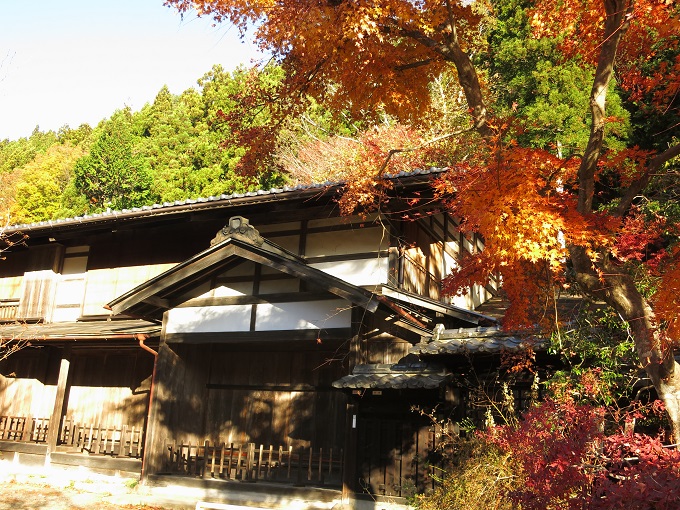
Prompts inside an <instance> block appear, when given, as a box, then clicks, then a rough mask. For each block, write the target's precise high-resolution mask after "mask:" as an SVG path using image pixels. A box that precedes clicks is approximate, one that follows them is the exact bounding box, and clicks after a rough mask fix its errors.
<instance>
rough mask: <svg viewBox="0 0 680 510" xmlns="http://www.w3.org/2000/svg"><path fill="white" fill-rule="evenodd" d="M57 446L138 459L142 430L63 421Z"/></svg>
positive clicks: (121, 426) (142, 436)
mask: <svg viewBox="0 0 680 510" xmlns="http://www.w3.org/2000/svg"><path fill="white" fill-rule="evenodd" d="M59 444H60V445H62V446H67V447H71V448H73V449H74V450H76V451H79V452H87V453H91V454H101V455H111V456H114V457H134V458H140V457H141V456H142V448H143V446H144V430H143V429H142V427H134V426H132V427H130V426H128V425H120V426H102V425H96V426H95V425H94V424H91V423H90V424H86V423H77V422H75V421H74V420H72V419H64V421H63V422H62V426H61V433H60V434H59Z"/></svg>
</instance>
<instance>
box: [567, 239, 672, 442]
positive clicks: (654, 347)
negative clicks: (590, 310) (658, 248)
mask: <svg viewBox="0 0 680 510" xmlns="http://www.w3.org/2000/svg"><path fill="white" fill-rule="evenodd" d="M569 253H570V257H571V261H572V264H573V266H574V270H575V271H576V280H577V282H578V283H579V285H580V286H581V288H582V289H583V290H584V291H585V292H586V293H588V294H589V295H590V296H592V297H593V298H595V299H597V300H601V301H604V302H605V303H607V304H608V305H609V306H611V307H612V308H613V309H614V310H615V311H616V312H617V313H618V314H619V316H620V317H621V318H622V319H623V320H625V321H626V322H627V323H628V325H629V327H630V334H631V336H632V337H633V341H634V343H635V350H636V351H637V354H638V357H639V358H640V362H641V363H642V366H643V367H644V369H645V371H646V372H647V375H648V376H649V378H650V380H651V382H652V384H653V385H654V388H655V389H656V392H657V395H658V396H659V398H660V399H661V400H662V401H663V403H664V405H665V406H666V411H667V413H668V417H669V418H670V421H671V425H672V428H673V436H674V440H675V441H678V440H679V439H680V365H678V363H677V362H676V361H675V358H674V357H673V348H672V346H671V345H669V344H664V342H663V339H662V338H661V334H660V332H659V328H658V324H657V322H656V318H655V316H654V311H653V310H652V308H651V306H650V305H649V303H648V302H647V300H646V299H645V298H644V297H643V296H642V295H641V294H640V292H639V291H638V290H637V288H636V287H635V283H634V281H633V278H632V277H631V276H630V275H629V274H627V273H625V272H622V271H621V270H620V268H618V267H617V266H616V264H613V263H612V262H611V260H610V257H609V255H608V254H607V253H602V258H601V260H600V262H598V263H597V269H598V270H599V273H598V272H596V270H595V269H594V265H593V262H592V260H591V259H590V257H589V256H588V255H587V253H586V251H585V249H584V248H582V247H573V246H572V247H570V248H569Z"/></svg>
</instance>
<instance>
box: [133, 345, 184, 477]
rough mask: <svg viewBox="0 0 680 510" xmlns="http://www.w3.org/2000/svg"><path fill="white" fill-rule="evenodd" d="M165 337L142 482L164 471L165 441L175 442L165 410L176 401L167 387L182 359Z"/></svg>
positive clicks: (157, 367)
mask: <svg viewBox="0 0 680 510" xmlns="http://www.w3.org/2000/svg"><path fill="white" fill-rule="evenodd" d="M163 336H164V335H162V336H161V342H160V345H159V346H158V356H157V357H156V360H155V362H154V367H153V376H152V380H151V391H150V396H149V414H148V419H147V424H146V436H145V441H144V456H143V458H142V476H141V477H142V479H145V478H146V477H147V475H149V474H153V473H157V472H159V471H161V470H162V469H163V465H164V460H165V459H164V455H165V453H166V451H165V442H166V441H169V440H171V439H178V438H171V437H169V435H170V427H169V426H168V424H167V420H168V417H167V416H165V413H164V410H163V407H165V406H166V405H167V404H166V402H167V400H169V399H171V398H172V395H171V389H170V388H168V387H167V385H168V382H169V381H170V380H171V373H172V371H173V368H174V367H175V366H176V364H177V362H178V356H177V354H175V352H174V351H173V350H172V349H170V347H168V344H166V343H165V340H164V338H163Z"/></svg>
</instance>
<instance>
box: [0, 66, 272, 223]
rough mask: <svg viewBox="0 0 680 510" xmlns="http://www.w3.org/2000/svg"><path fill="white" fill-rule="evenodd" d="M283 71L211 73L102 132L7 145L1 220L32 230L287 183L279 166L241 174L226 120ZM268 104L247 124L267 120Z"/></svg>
mask: <svg viewBox="0 0 680 510" xmlns="http://www.w3.org/2000/svg"><path fill="white" fill-rule="evenodd" d="M280 78H281V72H280V70H279V69H277V68H275V67H272V68H265V69H264V70H262V71H261V72H260V73H259V74H253V73H252V72H251V71H249V70H245V69H237V70H236V71H234V72H232V73H230V72H226V71H225V70H224V69H223V68H222V67H221V66H214V67H213V68H212V69H211V70H210V71H209V72H207V73H206V74H205V75H204V76H203V77H201V78H200V79H199V80H198V87H197V88H190V89H187V90H185V91H184V92H182V93H181V94H179V95H176V94H172V93H171V92H170V91H169V90H168V88H167V87H163V88H162V89H161V90H159V91H158V94H157V95H156V98H155V99H154V100H153V102H152V103H147V104H146V105H145V106H144V107H143V108H142V109H141V110H139V111H131V109H129V108H123V109H121V110H117V111H115V112H112V114H111V116H110V117H109V118H107V119H103V120H102V121H101V122H100V123H99V124H98V125H97V126H93V127H91V126H89V125H87V124H84V125H81V126H80V127H78V128H72V127H69V126H64V127H62V128H61V129H59V131H58V132H56V133H55V132H54V131H47V132H43V131H40V129H39V128H38V127H36V128H35V130H34V131H33V133H32V134H31V136H29V137H27V138H20V139H19V140H3V141H0V210H1V211H2V214H3V221H5V222H8V221H9V222H10V223H13V224H19V223H32V222H37V221H43V220H50V219H56V218H64V217H73V216H79V215H82V214H87V213H94V212H98V211H102V210H106V209H123V208H130V207H138V206H142V205H148V204H153V203H162V202H167V201H175V200H182V199H187V198H196V197H205V196H211V195H219V194H222V193H234V192H245V191H248V190H252V189H257V188H262V187H264V188H268V187H271V186H273V185H275V184H281V177H280V174H279V173H278V172H277V171H276V170H275V169H272V168H270V169H263V170H262V171H261V172H259V173H258V175H254V176H253V175H250V176H247V177H245V176H239V175H237V173H236V172H235V167H236V165H237V163H238V161H239V159H240V157H241V155H242V153H243V150H242V149H240V148H239V147H238V146H237V145H236V144H235V143H232V140H234V139H235V138H234V136H233V133H232V132H231V130H230V128H229V126H228V124H227V123H226V122H225V121H224V118H225V116H226V115H228V114H229V112H231V110H232V109H233V107H234V104H236V102H237V99H238V97H239V96H240V95H242V94H243V92H244V90H245V89H246V88H248V87H251V86H252V85H253V82H258V84H259V86H260V87H259V89H261V90H266V89H267V87H268V86H274V85H275V84H276V83H277V82H278V81H280ZM266 118H267V111H266V107H263V108H262V109H260V111H259V113H258V114H257V115H254V116H252V117H249V118H248V119H247V120H244V122H247V123H248V125H249V126H251V125H257V124H258V123H262V122H266Z"/></svg>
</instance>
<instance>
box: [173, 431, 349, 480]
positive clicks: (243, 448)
mask: <svg viewBox="0 0 680 510" xmlns="http://www.w3.org/2000/svg"><path fill="white" fill-rule="evenodd" d="M167 450H168V457H167V463H166V469H167V470H168V472H170V473H173V474H183V475H190V476H198V477H201V478H204V477H211V478H224V479H226V480H241V481H248V482H257V481H258V480H262V481H271V482H284V483H292V484H296V485H306V484H311V485H331V486H339V485H340V484H341V483H342V450H339V451H338V450H333V449H332V448H329V449H326V450H324V449H323V448H311V447H309V448H304V447H298V448H293V447H292V446H286V447H284V446H276V447H275V446H273V445H270V446H269V447H268V448H267V447H265V446H264V445H260V446H259V447H258V446H256V445H255V443H247V444H234V443H230V444H226V443H212V444H211V443H210V441H205V442H204V443H203V444H191V443H188V444H184V443H183V442H180V443H179V444H177V443H176V442H173V443H172V444H168V445H167Z"/></svg>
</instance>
